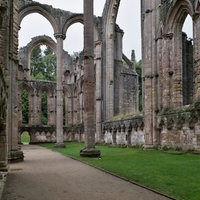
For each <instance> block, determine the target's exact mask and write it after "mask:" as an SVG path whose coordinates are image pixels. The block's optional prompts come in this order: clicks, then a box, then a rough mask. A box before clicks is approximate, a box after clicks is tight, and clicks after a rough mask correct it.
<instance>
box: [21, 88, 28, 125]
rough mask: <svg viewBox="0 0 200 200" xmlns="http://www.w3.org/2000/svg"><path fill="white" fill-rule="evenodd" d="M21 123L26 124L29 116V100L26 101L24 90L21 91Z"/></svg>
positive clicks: (26, 93)
mask: <svg viewBox="0 0 200 200" xmlns="http://www.w3.org/2000/svg"><path fill="white" fill-rule="evenodd" d="M21 98H22V123H23V124H28V121H29V117H28V113H29V101H28V92H27V91H26V90H23V91H22V96H21Z"/></svg>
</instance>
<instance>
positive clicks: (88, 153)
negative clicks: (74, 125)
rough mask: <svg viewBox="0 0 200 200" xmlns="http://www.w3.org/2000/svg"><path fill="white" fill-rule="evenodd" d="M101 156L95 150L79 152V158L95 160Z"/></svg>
mask: <svg viewBox="0 0 200 200" xmlns="http://www.w3.org/2000/svg"><path fill="white" fill-rule="evenodd" d="M100 155H101V152H100V150H99V149H97V148H84V149H81V150H80V156H82V157H91V158H97V157H99V156H100Z"/></svg>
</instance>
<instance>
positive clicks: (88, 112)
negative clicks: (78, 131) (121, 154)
mask: <svg viewBox="0 0 200 200" xmlns="http://www.w3.org/2000/svg"><path fill="white" fill-rule="evenodd" d="M93 19H94V15H93V0H84V82H83V94H84V132H85V148H84V149H82V150H81V151H80V155H81V156H86V157H98V156H99V155H100V150H99V149H96V148H95V115H94V98H95V93H94V84H95V79H94V20H93Z"/></svg>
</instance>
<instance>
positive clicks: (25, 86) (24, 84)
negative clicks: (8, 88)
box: [18, 81, 34, 95]
mask: <svg viewBox="0 0 200 200" xmlns="http://www.w3.org/2000/svg"><path fill="white" fill-rule="evenodd" d="M23 90H27V92H28V94H29V95H32V94H34V88H33V87H32V86H31V85H30V84H29V83H28V82H27V81H24V82H22V83H20V84H19V90H18V91H19V94H20V95H21V94H22V91H23Z"/></svg>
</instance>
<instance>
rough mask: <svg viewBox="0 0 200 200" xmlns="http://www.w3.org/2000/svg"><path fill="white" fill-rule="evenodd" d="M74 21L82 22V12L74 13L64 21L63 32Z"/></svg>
mask: <svg viewBox="0 0 200 200" xmlns="http://www.w3.org/2000/svg"><path fill="white" fill-rule="evenodd" d="M75 23H81V24H83V14H76V15H73V16H72V17H71V18H70V19H69V20H68V21H66V23H65V25H64V27H63V33H66V32H67V30H68V28H69V27H70V26H71V25H73V24H75Z"/></svg>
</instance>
